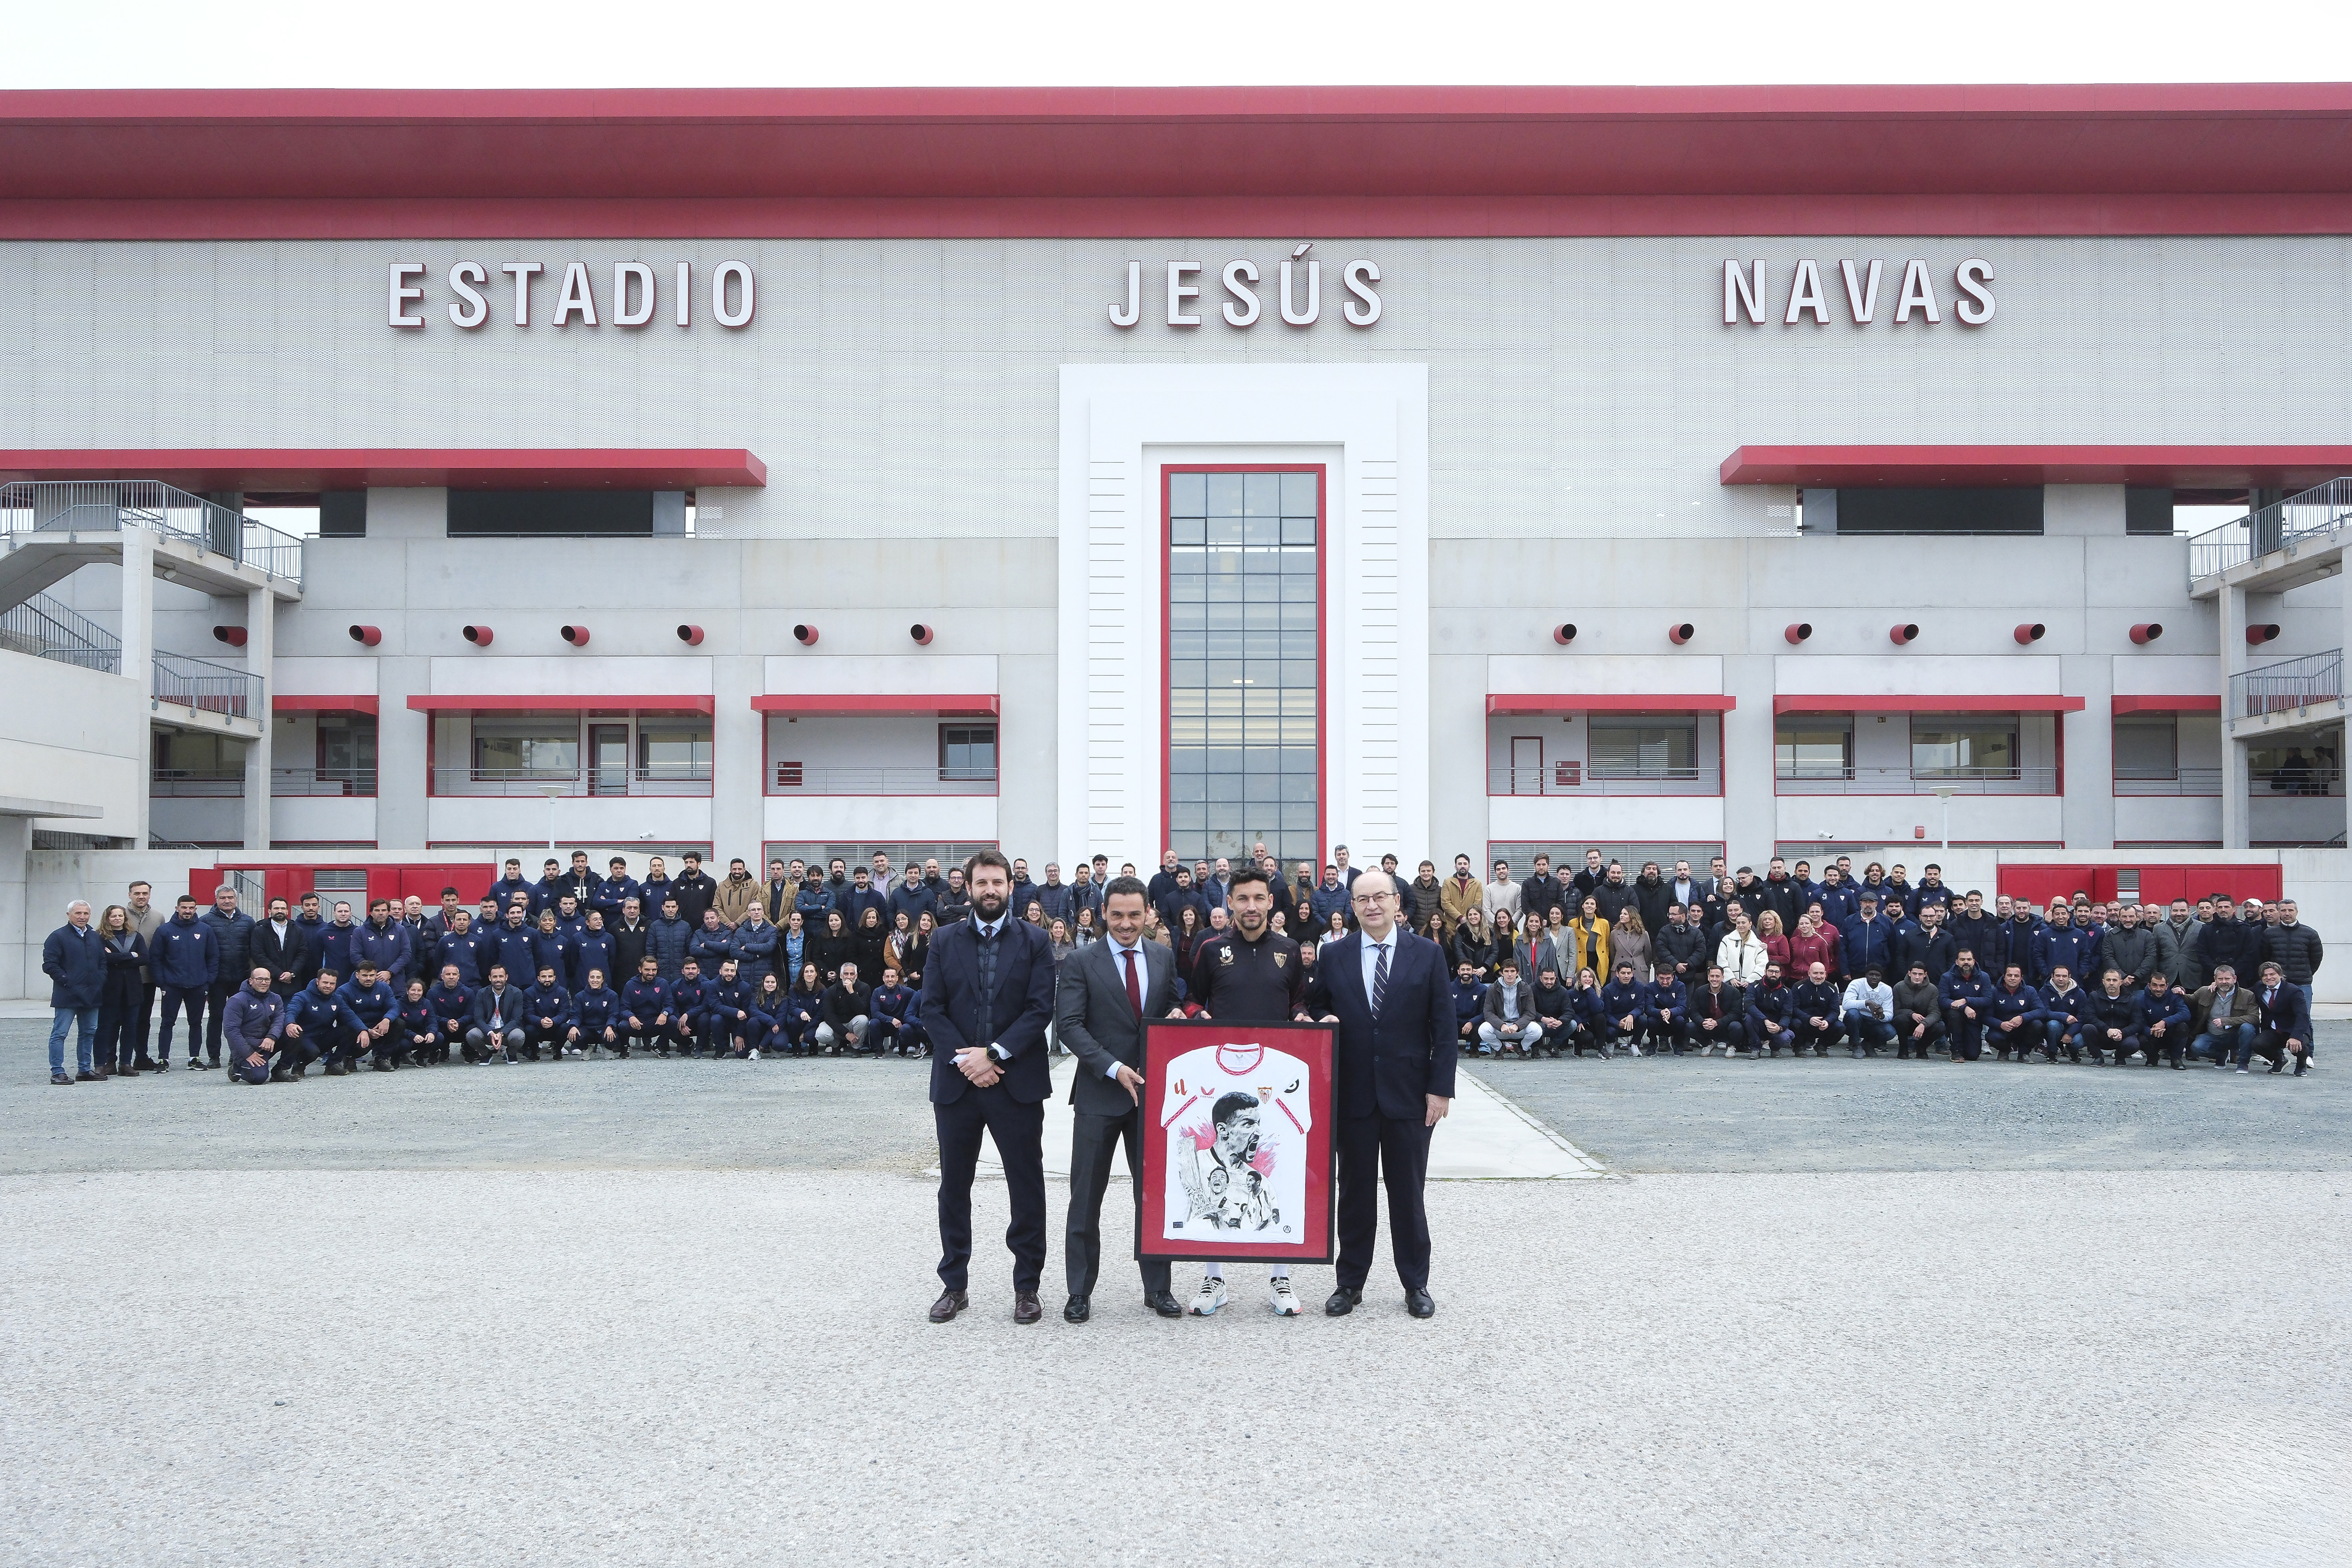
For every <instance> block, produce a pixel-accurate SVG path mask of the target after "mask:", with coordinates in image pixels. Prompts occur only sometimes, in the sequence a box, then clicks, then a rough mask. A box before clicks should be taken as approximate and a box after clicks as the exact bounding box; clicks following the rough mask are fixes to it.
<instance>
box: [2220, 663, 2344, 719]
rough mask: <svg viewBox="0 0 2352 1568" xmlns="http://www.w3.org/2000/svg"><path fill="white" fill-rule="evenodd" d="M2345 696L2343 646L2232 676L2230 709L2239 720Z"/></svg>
mask: <svg viewBox="0 0 2352 1568" xmlns="http://www.w3.org/2000/svg"><path fill="white" fill-rule="evenodd" d="M2343 695H2344V650H2343V649H2342V648H2340V647H2336V648H2329V649H2328V650H2327V651H2326V653H2312V654H2305V655H2304V657H2303V658H2284V659H2281V660H2279V661H2278V662H2277V663H2276V664H2263V665H2257V666H2255V667H2254V668H2252V669H2250V670H2247V671H2246V672H2245V673H2244V674H2242V675H2233V676H2231V677H2230V712H2231V716H2232V717H2234V718H2239V719H2252V718H2255V717H2257V716H2258V715H2261V714H2263V713H2283V712H2287V711H2291V710H2294V709H2297V708H2302V707H2305V706H2306V705H2308V704H2310V703H2313V702H2334V701H2336V700H2340V699H2341V698H2342V697H2343Z"/></svg>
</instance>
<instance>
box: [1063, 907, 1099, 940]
mask: <svg viewBox="0 0 2352 1568" xmlns="http://www.w3.org/2000/svg"><path fill="white" fill-rule="evenodd" d="M1100 934H1101V933H1099V932H1098V931H1096V930H1095V911H1094V906H1093V905H1091V904H1080V905H1079V906H1078V923H1077V928H1076V930H1074V931H1071V932H1070V940H1071V941H1072V942H1076V943H1077V944H1078V945H1079V946H1080V947H1092V946H1093V945H1094V943H1095V939H1096V937H1097V936H1098V935H1100Z"/></svg>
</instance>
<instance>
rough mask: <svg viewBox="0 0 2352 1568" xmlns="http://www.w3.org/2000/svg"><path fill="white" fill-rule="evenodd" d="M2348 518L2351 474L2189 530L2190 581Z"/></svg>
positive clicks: (2351, 512) (2351, 501) (2329, 529)
mask: <svg viewBox="0 0 2352 1568" xmlns="http://www.w3.org/2000/svg"><path fill="white" fill-rule="evenodd" d="M2347 522H2352V478H2347V479H2330V480H2328V481H2327V482H2326V484H2324V485H2317V486H2314V487H2313V488H2312V489H2307V490H2305V491H2304V492H2303V493H2302V494H2300V495H2292V496H2289V497H2287V498H2286V500H2282V501H2273V503H2272V504H2270V505H2269V506H2266V507H2263V508H2261V509H2260V510H2255V511H2250V512H2248V513H2247V514H2246V515H2245V516H2243V517H2242V518H2239V519H2238V520H2237V521H2234V522H2225V523H2223V524H2222V525H2221V527H2219V528H2209V529H2207V530H2206V531H2204V532H2202V533H2198V534H2191V535H2190V536H2189V581H2190V582H2192V583H2193V582H2195V581H2196V580H2197V579H2198V578H2200V577H2210V576H2212V575H2213V574H2216V573H2219V572H2227V571H2228V570H2230V568H2231V567H2232V566H2242V565H2244V564H2245V563H2247V562H2249V561H2252V560H2253V559H2254V558H2255V557H2256V556H2260V555H2268V554H2269V553H2270V552H2272V551H2273V550H2284V549H2285V548H2286V547H2287V546H2288V545H2290V544H2294V543H2295V542H2298V541H2301V540H2305V539H2308V538H2310V537H2311V536H2312V535H2313V534H2315V533H2328V532H2332V531H2335V530H2336V529H2338V528H2341V527H2343V526H2344V525H2345V524H2346V523H2347Z"/></svg>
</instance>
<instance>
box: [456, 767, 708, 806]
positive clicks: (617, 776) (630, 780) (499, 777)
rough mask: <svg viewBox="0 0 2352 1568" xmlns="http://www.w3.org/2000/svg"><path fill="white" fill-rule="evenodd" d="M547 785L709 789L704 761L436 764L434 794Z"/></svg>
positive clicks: (595, 791)
mask: <svg viewBox="0 0 2352 1568" xmlns="http://www.w3.org/2000/svg"><path fill="white" fill-rule="evenodd" d="M550 785H552V786H554V789H555V793H556V794H557V795H559V796H570V795H613V796H624V795H709V793H710V768H709V764H708V763H700V764H692V763H673V764H667V765H665V764H658V763H657V764H655V765H653V766H650V767H642V768H634V767H592V768H588V769H585V770H583V771H578V772H573V773H557V772H552V771H549V770H546V769H533V768H464V767H452V768H435V769H434V770H433V793H434V794H435V795H453V796H457V795H464V796H481V797H486V798H491V799H498V798H506V799H517V800H520V799H540V798H543V797H544V796H545V795H546V794H547V791H548V788H549V786H550Z"/></svg>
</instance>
